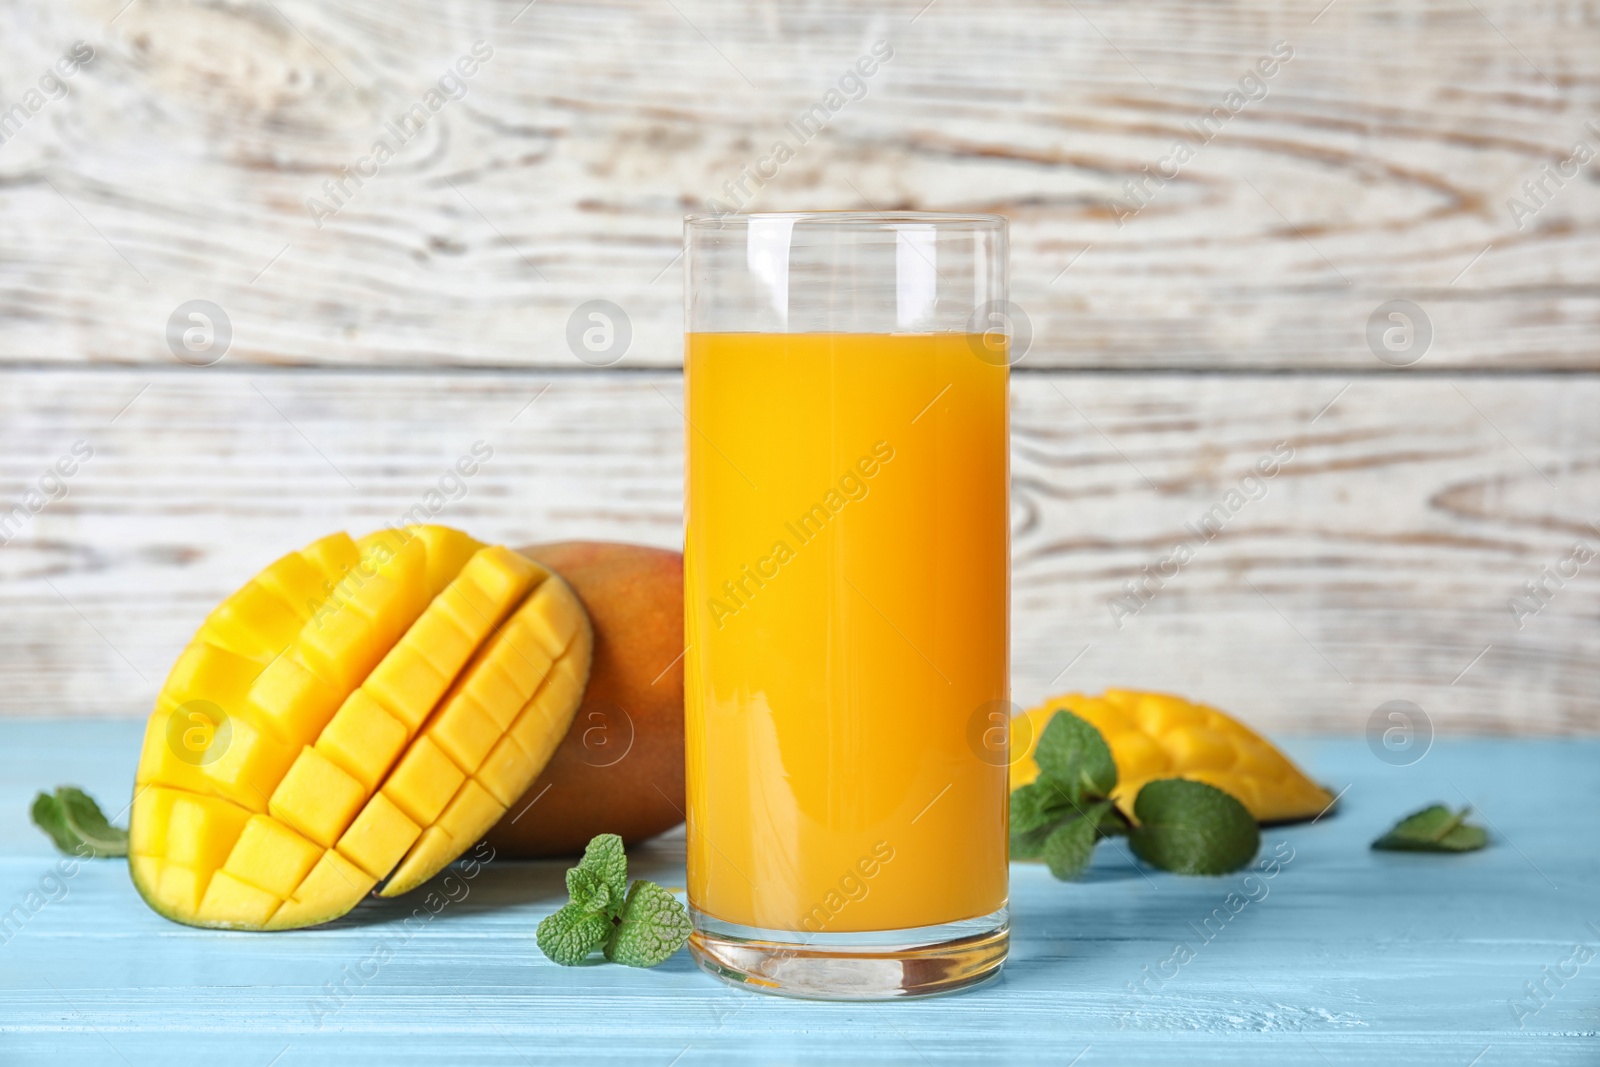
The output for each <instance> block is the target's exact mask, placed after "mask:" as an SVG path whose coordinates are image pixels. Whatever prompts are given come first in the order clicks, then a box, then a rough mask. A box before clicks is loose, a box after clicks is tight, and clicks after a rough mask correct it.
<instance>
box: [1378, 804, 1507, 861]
mask: <svg viewBox="0 0 1600 1067" xmlns="http://www.w3.org/2000/svg"><path fill="white" fill-rule="evenodd" d="M1470 810H1471V809H1469V808H1462V809H1461V810H1460V811H1451V810H1450V809H1449V808H1447V807H1445V806H1444V805H1443V804H1434V805H1432V806H1430V807H1426V808H1423V809H1422V810H1421V811H1418V812H1413V813H1412V814H1410V815H1407V816H1406V817H1405V818H1404V819H1401V820H1400V821H1399V822H1397V823H1395V824H1394V828H1393V829H1391V830H1390V831H1389V832H1388V833H1386V834H1384V835H1383V836H1382V837H1380V838H1378V839H1377V840H1376V841H1374V842H1373V843H1372V847H1373V848H1377V849H1384V850H1388V851H1393V852H1476V851H1477V850H1478V849H1480V848H1482V847H1483V846H1484V845H1487V844H1488V843H1489V835H1488V833H1487V832H1485V830H1484V829H1483V827H1481V826H1473V825H1471V824H1469V823H1468V822H1467V821H1466V818H1467V812H1468V811H1470Z"/></svg>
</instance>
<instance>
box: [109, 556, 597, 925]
mask: <svg viewBox="0 0 1600 1067" xmlns="http://www.w3.org/2000/svg"><path fill="white" fill-rule="evenodd" d="M592 649H593V637H592V633H591V631H590V628H589V623H588V619H587V617H586V616H585V614H584V612H583V607H582V605H581V603H580V602H579V601H578V599H577V597H576V595H575V594H574V593H573V592H572V590H571V589H570V588H569V587H568V586H567V585H566V583H565V582H563V581H562V580H561V579H560V578H558V577H556V576H554V575H551V574H549V573H548V572H547V571H545V570H544V569H543V568H542V567H540V566H538V565H537V564H535V563H533V562H531V561H530V560H528V559H526V558H525V557H523V556H521V555H518V554H517V553H515V552H512V551H510V550H508V549H505V548H502V547H498V546H485V545H483V544H481V543H479V542H477V541H475V540H473V539H472V538H470V537H468V536H467V535H466V534H463V533H461V532H459V531H456V530H451V529H448V528H446V527H439V526H420V527H408V528H406V529H405V530H383V531H379V532H378V533H375V534H371V535H368V536H367V537H364V538H362V539H361V540H360V541H359V542H357V541H353V540H351V538H349V537H348V536H347V535H345V534H336V535H333V536H332V537H327V538H323V539H322V540H320V541H318V542H316V543H314V544H312V545H309V546H307V547H306V548H305V549H302V550H301V551H300V552H298V553H291V554H290V555H288V556H285V557H283V558H282V559H279V560H278V561H276V562H274V563H273V564H272V565H271V566H269V567H268V568H267V569H266V570H265V571H263V572H262V573H261V574H260V575H257V576H256V577H255V578H253V579H251V581H250V582H248V583H246V585H245V587H244V588H243V589H241V590H240V592H238V593H236V594H234V595H233V596H231V597H229V598H228V599H227V600H226V601H224V602H223V604H221V605H219V606H218V608H217V609H216V610H215V611H213V612H212V613H211V614H210V615H209V616H208V617H207V619H206V622H205V624H204V625H203V626H202V627H201V628H200V631H199V633H197V634H196V635H195V638H194V640H193V641H192V642H191V643H190V645H189V647H188V648H187V649H186V650H185V651H184V653H183V654H182V655H181V656H180V657H179V659H178V662H177V664H176V665H175V666H174V667H173V670H172V673H171V674H170V675H169V676H168V679H167V682H166V684H165V685H164V686H163V687H162V691H161V694H160V695H159V696H158V698H157V700H156V706H155V710H154V712H153V713H152V714H151V717H150V721H149V724H148V727H147V729H146V733H145V741H144V747H143V750H142V753H141V758H140V762H139V770H138V774H137V776H136V782H137V785H136V793H135V799H134V804H133V812H132V816H131V824H130V845H129V850H130V861H129V869H130V872H131V874H132V876H133V880H134V883H135V885H136V886H137V887H138V889H139V892H140V893H141V894H142V895H143V896H144V898H145V900H146V901H147V902H148V903H149V904H150V905H151V907H153V908H155V909H156V910H157V911H159V912H161V913H162V914H163V915H166V916H167V917H169V918H172V919H175V920H177V921H179V922H185V923H189V924H192V925H198V926H218V927H227V928H233V929H251V930H259V929H271V930H284V929H294V928H297V927H302V926H311V925H315V924H317V923H321V922H327V921H329V920H331V919H334V918H337V917H339V916H340V915H343V914H344V913H345V912H347V911H349V910H350V909H351V908H353V907H355V905H356V904H358V903H359V902H360V901H361V899H362V898H364V897H365V896H366V895H367V894H368V893H370V892H371V891H372V890H373V888H374V887H375V886H376V885H378V883H380V882H382V881H384V879H388V882H387V884H386V885H385V887H384V892H385V894H386V895H395V894H398V893H402V892H405V891H407V890H408V889H411V888H414V887H415V886H417V885H420V884H421V883H422V882H424V881H426V880H427V879H428V878H430V877H432V876H433V875H434V874H435V873H437V872H438V871H439V870H440V869H441V868H443V867H444V866H445V865H447V864H448V863H450V862H451V861H452V860H454V859H455V858H456V857H457V856H458V855H460V853H461V852H462V851H463V850H465V849H466V848H468V847H469V846H471V845H472V844H473V843H474V842H475V841H477V840H478V838H480V837H481V836H482V835H483V834H484V833H485V832H487V831H488V829H489V828H490V826H492V825H493V823H494V822H495V821H496V820H497V819H498V818H499V817H500V815H501V814H503V813H504V811H505V807H506V804H507V802H508V800H509V799H515V797H517V796H519V795H520V794H521V792H522V790H524V789H526V788H527V786H528V784H529V783H531V782H532V781H533V780H534V778H536V777H537V776H538V774H539V772H540V771H541V770H543V768H544V765H545V763H546V762H548V760H549V757H550V754H551V753H552V752H553V751H554V749H555V746H556V745H557V744H559V742H560V740H561V738H562V737H563V736H564V735H565V733H566V730H567V727H568V726H569V725H570V723H571V719H572V715H573V713H574V712H575V711H576V709H577V706H578V703H579V701H580V699H581V697H582V690H583V684H582V682H583V679H585V678H586V677H587V674H588V670H589V662H590V659H591V656H592ZM573 679H577V684H576V685H574V684H573ZM480 778H481V779H482V780H481V781H480V780H479V779H480Z"/></svg>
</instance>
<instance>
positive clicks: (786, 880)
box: [684, 212, 1012, 999]
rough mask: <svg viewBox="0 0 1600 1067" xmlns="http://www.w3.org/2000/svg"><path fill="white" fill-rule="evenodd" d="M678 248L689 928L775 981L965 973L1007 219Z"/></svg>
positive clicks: (984, 807)
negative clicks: (682, 331)
mask: <svg viewBox="0 0 1600 1067" xmlns="http://www.w3.org/2000/svg"><path fill="white" fill-rule="evenodd" d="M684 243H685V254H686V260H685V261H686V264H687V274H686V277H687V285H686V309H685V313H686V339H685V357H684V371H685V374H684V377H685V415H686V419H685V434H686V448H687V463H686V467H687V487H686V522H685V534H684V536H685V548H684V583H685V584H684V609H685V620H686V639H687V644H688V649H687V652H686V654H685V664H686V674H685V678H686V686H685V701H686V707H685V722H686V739H687V774H688V812H687V815H688V873H689V885H688V890H689V902H690V908H691V912H692V915H693V920H694V933H693V934H692V935H691V937H690V948H691V951H692V952H693V954H694V957H695V959H696V961H697V962H698V963H699V965H700V966H701V967H702V968H704V969H705V970H707V971H709V972H711V973H712V974H714V975H716V976H718V977H719V978H722V979H724V980H727V981H729V982H733V983H736V984H741V985H745V986H747V987H750V988H753V989H758V990H763V991H767V992H773V993H782V994H787V995H791V996H801V997H816V998H827V999H880V998H889V997H903V996H924V995H929V994H934V993H944V992H950V991H953V990H956V989H961V988H965V987H969V986H972V985H975V984H977V983H979V982H982V981H984V980H986V979H988V978H991V977H994V976H995V975H997V974H998V973H999V970H1000V967H1001V965H1002V963H1003V962H1004V961H1005V956H1006V950H1007V944H1008V922H1007V911H1006V900H1007V869H1006V863H1007V826H1006V795H1007V794H1006V766H1007V762H1008V752H1007V747H1006V746H1007V740H1006V730H1005V728H1004V724H1005V722H1006V721H1007V719H1006V709H1009V707H1010V703H1009V700H1010V679H1009V673H1008V669H1009V665H1008V652H1009V631H1008V625H1009V597H1010V560H1009V552H1010V540H1009V526H1008V519H1009V516H1008V492H1009V487H1008V392H1007V389H1008V379H1009V364H1010V362H1011V358H1012V348H1011V337H1010V332H1009V328H1008V327H1009V322H1010V318H1009V316H1008V315H1007V308H1008V307H1009V305H1008V304H1007V303H1006V300H1007V292H1006V285H1007V279H1006V270H1007V231H1006V221H1005V219H1004V218H1002V217H1000V216H996V215H958V214H942V213H937V214H936V213H921V212H893V213H877V212H874V213H856V212H816V213H769V214H719V215H691V216H689V217H688V218H687V219H686V220H685V228H684Z"/></svg>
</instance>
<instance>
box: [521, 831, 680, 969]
mask: <svg viewBox="0 0 1600 1067" xmlns="http://www.w3.org/2000/svg"><path fill="white" fill-rule="evenodd" d="M567 896H568V897H569V898H570V900H569V901H568V902H567V903H566V904H565V905H563V906H562V907H561V909H560V910H559V911H557V912H555V913H554V914H553V915H548V916H546V917H545V918H544V920H543V921H541V922H540V923H539V929H538V934H537V938H538V942H539V950H540V951H541V952H543V953H544V954H545V955H546V956H548V957H550V959H552V960H554V961H555V962H556V963H559V964H561V965H562V966H563V967H574V966H577V965H578V964H580V963H582V962H583V961H584V960H586V959H588V958H589V957H590V956H591V955H592V954H593V953H594V951H595V950H596V949H601V950H603V951H604V952H605V957H606V959H608V960H610V961H612V962H613V963H622V964H626V965H628V966H629V967H654V966H655V965H656V964H658V963H661V962H662V961H663V960H665V959H667V958H668V957H669V956H671V955H672V954H673V953H674V952H677V951H678V949H680V948H682V947H683V943H684V942H685V941H687V940H688V938H689V930H690V924H689V912H688V910H687V909H685V908H684V906H683V905H682V904H680V903H679V902H678V900H677V898H676V897H674V896H673V895H672V894H671V893H669V892H667V891H666V890H665V889H662V888H661V887H660V886H659V885H656V884H655V883H654V882H647V881H645V880H644V879H642V878H641V879H637V880H635V881H634V883H633V885H631V886H629V885H628V859H627V856H626V855H625V854H624V852H623V850H622V838H620V837H618V836H617V835H616V834H601V835H599V836H598V837H596V838H594V840H592V841H590V842H589V844H588V847H586V848H585V849H584V850H583V859H581V860H579V861H578V865H577V866H576V867H573V868H570V869H569V870H568V871H567Z"/></svg>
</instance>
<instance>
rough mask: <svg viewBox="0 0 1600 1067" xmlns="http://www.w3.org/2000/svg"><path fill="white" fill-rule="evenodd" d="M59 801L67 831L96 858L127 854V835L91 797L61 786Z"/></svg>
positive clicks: (70, 787)
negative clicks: (107, 817)
mask: <svg viewBox="0 0 1600 1067" xmlns="http://www.w3.org/2000/svg"><path fill="white" fill-rule="evenodd" d="M56 801H57V803H58V804H60V806H61V813H62V815H63V816H64V817H65V819H66V823H67V826H68V828H69V829H70V830H71V831H72V832H73V833H74V834H76V835H77V838H78V840H79V841H81V842H83V843H84V844H85V845H87V846H88V847H89V848H90V849H92V850H93V852H94V855H95V856H96V857H97V858H98V857H105V856H126V855H127V854H128V831H126V830H119V829H118V828H117V827H115V826H112V825H111V823H110V821H109V820H107V819H106V817H105V813H104V812H102V811H101V810H100V805H99V804H96V803H95V802H94V798H93V797H91V796H90V795H89V794H88V793H85V792H84V791H83V790H81V789H79V788H77V787H76V786H70V785H63V786H58V787H57V788H56ZM37 803H38V802H37V801H35V804H37Z"/></svg>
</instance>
